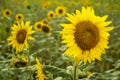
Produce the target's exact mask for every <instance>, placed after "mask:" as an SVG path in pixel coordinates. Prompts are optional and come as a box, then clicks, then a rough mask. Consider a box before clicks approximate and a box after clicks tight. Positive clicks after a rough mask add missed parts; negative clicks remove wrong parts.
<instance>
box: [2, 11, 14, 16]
mask: <svg viewBox="0 0 120 80" xmlns="http://www.w3.org/2000/svg"><path fill="white" fill-rule="evenodd" d="M3 15H4V16H5V17H10V16H11V15H12V11H11V10H10V9H5V10H4V11H3Z"/></svg>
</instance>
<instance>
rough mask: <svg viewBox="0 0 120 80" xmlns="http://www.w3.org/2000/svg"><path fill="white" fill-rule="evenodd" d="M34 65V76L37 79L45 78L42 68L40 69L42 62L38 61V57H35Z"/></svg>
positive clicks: (42, 79)
mask: <svg viewBox="0 0 120 80" xmlns="http://www.w3.org/2000/svg"><path fill="white" fill-rule="evenodd" d="M36 62H37V64H36V66H35V69H36V73H37V75H36V78H37V80H44V79H46V78H47V77H46V75H45V74H44V73H43V70H42V64H41V63H40V62H39V60H38V58H36Z"/></svg>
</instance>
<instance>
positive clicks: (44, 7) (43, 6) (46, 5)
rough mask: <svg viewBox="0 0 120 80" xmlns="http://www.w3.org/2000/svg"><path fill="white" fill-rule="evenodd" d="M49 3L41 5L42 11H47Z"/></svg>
mask: <svg viewBox="0 0 120 80" xmlns="http://www.w3.org/2000/svg"><path fill="white" fill-rule="evenodd" d="M50 4H51V3H50V2H45V3H44V4H43V5H42V8H43V9H47V8H48V7H49V6H50Z"/></svg>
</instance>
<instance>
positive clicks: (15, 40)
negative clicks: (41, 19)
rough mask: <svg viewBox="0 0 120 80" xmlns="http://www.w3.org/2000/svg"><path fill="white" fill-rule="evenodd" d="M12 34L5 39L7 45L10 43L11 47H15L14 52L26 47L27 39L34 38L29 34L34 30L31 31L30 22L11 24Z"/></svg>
mask: <svg viewBox="0 0 120 80" xmlns="http://www.w3.org/2000/svg"><path fill="white" fill-rule="evenodd" d="M11 28H12V32H11V33H12V35H11V36H10V37H9V38H8V39H7V40H8V42H9V45H12V47H13V48H15V49H16V53H18V52H21V51H22V50H23V49H24V48H28V47H29V45H28V42H27V40H34V38H33V37H32V36H30V35H31V34H32V33H34V31H32V27H31V26H30V22H28V21H27V22H26V23H25V24H24V22H23V21H22V22H21V23H19V24H17V25H15V24H13V26H12V27H11Z"/></svg>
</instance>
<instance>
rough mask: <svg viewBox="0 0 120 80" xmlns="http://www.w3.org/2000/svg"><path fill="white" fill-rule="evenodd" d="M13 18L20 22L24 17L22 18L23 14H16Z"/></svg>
mask: <svg viewBox="0 0 120 80" xmlns="http://www.w3.org/2000/svg"><path fill="white" fill-rule="evenodd" d="M15 18H16V20H17V21H22V20H23V19H24V16H23V14H20V13H19V14H16V17H15Z"/></svg>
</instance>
